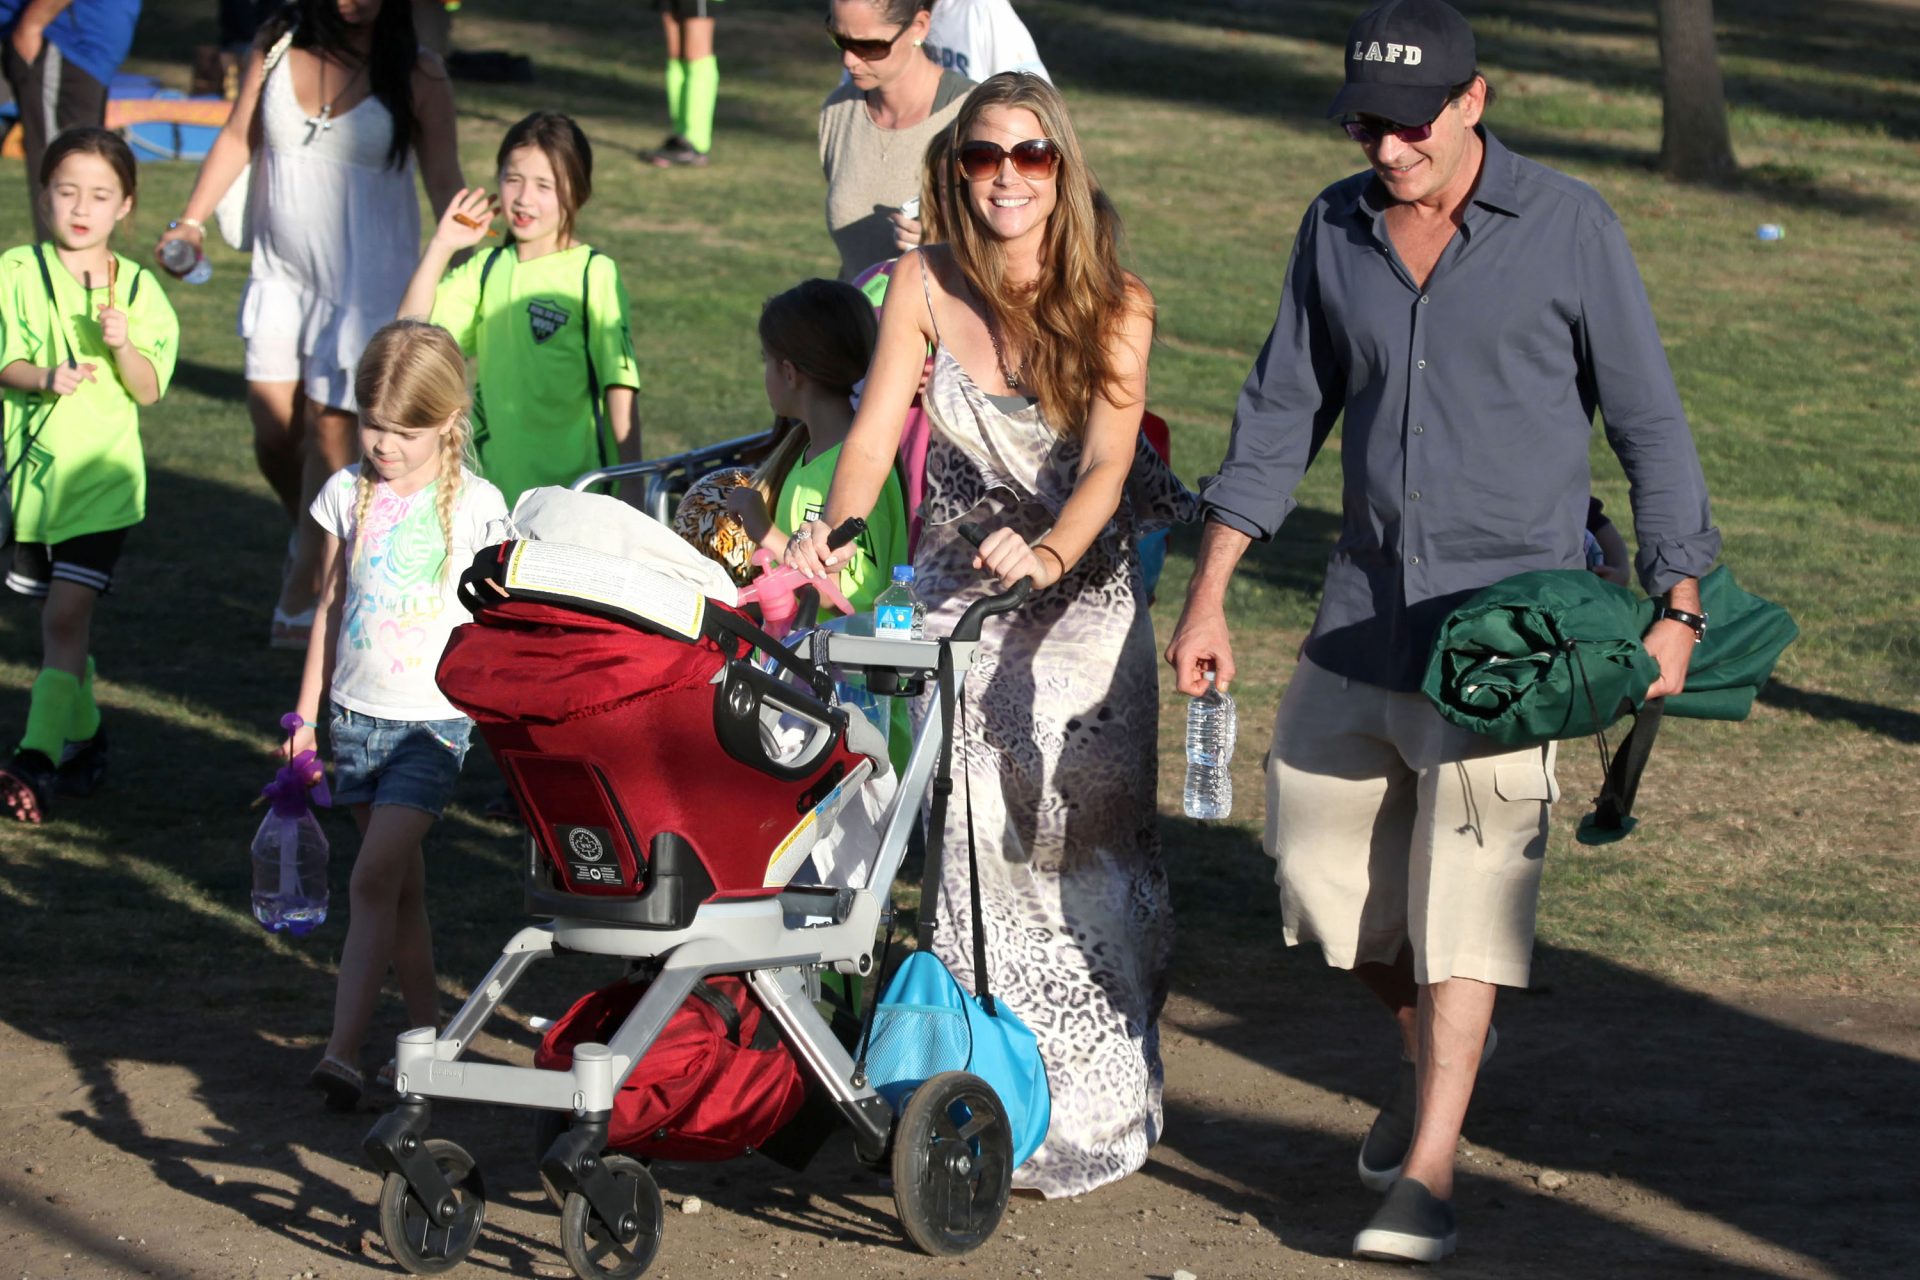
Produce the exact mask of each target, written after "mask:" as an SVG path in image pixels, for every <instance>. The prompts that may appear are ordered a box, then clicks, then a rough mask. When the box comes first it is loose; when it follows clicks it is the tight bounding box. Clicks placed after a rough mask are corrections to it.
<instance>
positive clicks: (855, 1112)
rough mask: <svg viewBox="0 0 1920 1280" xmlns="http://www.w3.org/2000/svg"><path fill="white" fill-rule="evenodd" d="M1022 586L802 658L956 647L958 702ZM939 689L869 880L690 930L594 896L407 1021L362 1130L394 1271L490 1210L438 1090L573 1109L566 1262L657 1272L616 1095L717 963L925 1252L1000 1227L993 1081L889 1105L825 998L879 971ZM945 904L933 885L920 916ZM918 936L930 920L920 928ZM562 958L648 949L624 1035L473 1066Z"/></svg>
mask: <svg viewBox="0 0 1920 1280" xmlns="http://www.w3.org/2000/svg"><path fill="white" fill-rule="evenodd" d="M1030 586H1031V584H1030V583H1029V582H1027V581H1025V580H1022V581H1020V582H1018V583H1016V584H1015V585H1014V586H1013V588H1011V589H1010V590H1008V591H1006V592H1003V593H1001V594H999V595H996V596H990V597H987V598H984V599H981V600H978V601H976V602H975V603H974V604H973V605H972V606H971V607H970V608H969V609H968V610H967V612H966V613H965V615H964V616H963V617H962V618H961V619H960V621H959V623H958V624H957V625H956V626H955V627H954V629H953V632H952V634H951V635H950V636H948V637H946V638H943V639H938V640H895V639H876V638H872V637H860V636H850V635H842V634H836V633H829V632H824V631H816V632H814V633H813V634H812V635H810V636H809V637H807V638H806V639H805V640H804V641H803V642H802V643H801V644H800V645H798V646H796V652H797V653H798V654H799V656H800V657H801V658H802V659H803V660H805V661H806V662H807V663H808V664H809V665H813V666H816V667H824V666H826V665H828V664H831V665H834V666H839V667H843V668H846V669H849V670H854V671H861V672H864V673H866V674H867V676H868V679H869V683H870V686H871V687H875V688H877V689H879V690H881V691H883V692H884V691H888V690H891V691H894V692H895V693H906V692H909V691H915V690H917V689H919V688H921V687H924V683H925V681H926V680H927V679H928V677H933V678H934V679H935V680H936V681H937V680H939V679H940V678H941V668H942V665H943V664H942V662H941V655H942V651H943V650H944V651H946V653H947V654H948V655H949V658H948V664H946V669H947V671H949V672H951V677H950V678H951V680H952V682H953V689H952V691H951V692H952V694H953V695H954V697H956V698H957V696H958V694H959V692H960V690H961V688H962V687H963V686H964V683H965V680H966V675H967V672H968V670H969V669H970V668H971V666H972V663H973V658H974V652H975V650H976V648H977V647H978V644H979V636H980V625H981V623H982V622H983V621H984V620H985V619H986V618H988V617H991V616H993V615H995V614H1000V613H1005V612H1008V611H1010V610H1012V609H1016V608H1018V607H1019V606H1020V605H1021V604H1022V603H1023V602H1024V601H1025V598H1026V596H1027V593H1028V591H1029V589H1030ZM943 701H946V700H945V699H942V698H934V699H931V700H930V703H931V705H930V706H929V708H928V714H927V718H926V720H925V722H924V723H923V725H922V727H921V731H920V733H919V734H918V736H917V737H916V739H915V741H914V744H913V748H912V751H911V753H910V756H909V759H908V762H907V765H906V768H905V770H904V773H903V777H902V779H901V782H900V785H899V787H898V789H897V790H896V792H895V795H894V798H893V802H892V805H891V807H890V808H889V809H888V811H887V812H886V813H885V814H884V815H883V817H882V820H881V823H880V828H881V836H880V842H879V847H878V849H877V851H876V853H875V856H874V860H873V865H872V867H871V869H870V871H869V873H868V876H867V883H866V884H865V886H864V887H859V888H834V887H831V886H814V885H792V886H789V887H788V888H786V889H785V890H783V891H781V892H780V893H779V894H778V895H777V896H773V897H768V898H760V899H754V900H751V901H744V902H742V901H732V902H707V903H704V904H702V905H700V906H699V908H698V909H697V910H696V912H695V913H694V915H693V917H692V919H691V920H690V921H689V922H688V924H687V925H686V926H685V927H684V928H680V929H673V930H661V929H651V928H638V927H634V926H631V925H621V924H618V923H612V922H609V921H606V920H604V919H595V918H593V915H592V910H591V908H592V905H593V903H594V901H595V900H593V899H586V900H583V902H582V911H581V915H580V916H578V917H570V916H555V917H554V918H553V919H552V920H551V921H550V922H548V923H546V924H541V925H530V926H528V927H526V928H523V929H521V930H519V931H518V932H517V933H516V934H515V935H514V936H513V937H512V939H510V940H509V941H508V943H507V944H506V946H505V947H504V948H503V949H502V952H501V955H500V957H499V959H498V960H496V961H495V962H494V964H493V966H492V967H491V968H490V969H489V970H488V972H487V974H486V976H485V977H484V978H482V979H481V981H480V982H479V983H478V984H477V985H476V986H475V987H474V989H473V993H472V994H471V995H470V996H469V997H468V999H467V1001H466V1002H465V1004H463V1005H462V1006H461V1008H460V1010H459V1011H458V1012H457V1013H456V1014H455V1015H454V1017H453V1018H452V1020H451V1021H449V1022H448V1024H447V1026H446V1028H445V1029H444V1030H443V1031H436V1030H435V1029H434V1028H432V1027H416V1028H414V1029H412V1030H409V1031H406V1032H403V1033H401V1035H400V1036H399V1037H398V1040H397V1043H396V1047H395V1077H394V1087H395V1089H396V1091H397V1092H398V1093H399V1094H400V1102H399V1104H398V1105H397V1106H396V1107H395V1108H394V1109H393V1110H392V1111H390V1112H388V1113H387V1114H385V1115H384V1116H382V1117H381V1118H380V1120H379V1121H377V1122H376V1123H375V1124H374V1126H373V1128H372V1130H371V1131H370V1132H369V1133H368V1134H367V1136H366V1139H365V1141H364V1143H363V1146H364V1149H365V1151H366V1153H367V1155H368V1156H369V1158H370V1159H371V1160H372V1162H373V1163H374V1165H375V1166H376V1167H378V1168H379V1169H380V1170H381V1171H383V1172H384V1173H385V1174H386V1175H387V1177H386V1179H385V1184H384V1186H383V1188H382V1192H381V1216H380V1221H381V1230H382V1234H383V1236H385V1238H386V1243H387V1246H388V1248H389V1250H390V1251H392V1252H393V1254H394V1256H395V1258H396V1259H397V1260H398V1261H399V1262H400V1263H401V1265H403V1266H405V1267H406V1268H407V1269H408V1270H409V1271H413V1272H415V1273H416V1274H430V1273H434V1272H438V1271H442V1270H445V1269H447V1268H449V1267H451V1266H454V1265H456V1264H457V1263H458V1262H460V1261H461V1260H463V1259H464V1258H465V1256H466V1254H467V1253H468V1252H469V1251H470V1250H471V1249H472V1247H473V1245H474V1244H475V1243H476V1242H477V1241H478V1239H479V1235H480V1230H481V1226H482V1222H483V1219H484V1211H485V1209H484V1205H485V1193H484V1187H483V1184H482V1183H481V1181H480V1178H479V1171H478V1170H477V1168H475V1166H474V1163H473V1161H472V1159H471V1158H470V1157H469V1156H468V1155H467V1154H466V1152H464V1151H462V1150H461V1149H460V1148H459V1147H458V1146H456V1145H455V1144H453V1143H450V1142H445V1141H442V1140H437V1139H436V1140H432V1141H429V1140H428V1139H427V1138H426V1132H427V1128H428V1124H429V1121H430V1107H431V1101H432V1100H433V1099H445V1100H448V1101H462V1102H485V1103H496V1104H505V1105H508V1106H516V1107H530V1108H537V1109H544V1110H548V1111H554V1112H564V1113H568V1114H569V1116H570V1120H569V1121H568V1124H567V1127H566V1128H565V1129H564V1131H562V1132H560V1133H559V1135H558V1136H557V1137H556V1138H555V1139H554V1140H553V1142H552V1144H551V1146H550V1147H549V1148H548V1149H547V1151H546V1153H545V1155H544V1156H543V1157H542V1159H541V1161H540V1170H541V1175H542V1178H543V1180H544V1181H545V1182H546V1184H547V1185H548V1188H549V1194H550V1195H552V1196H553V1197H554V1198H555V1199H556V1200H559V1201H560V1202H561V1203H562V1208H563V1212H562V1236H561V1243H562V1246H563V1249H564V1251H565V1253H566V1256H567V1260H568V1262H569V1264H570V1265H572V1266H573V1268H574V1270H575V1272H576V1273H577V1274H579V1275H581V1276H582V1277H608V1276H618V1277H628V1276H637V1275H639V1274H640V1273H641V1272H643V1271H644V1270H646V1268H647V1266H648V1265H649V1264H650V1263H651V1261H652V1259H653V1257H654V1255H655V1253H656V1252H657V1250H658V1247H659V1240H660V1232H661V1225H662V1212H661V1204H660V1196H659V1191H658V1188H657V1186H655V1184H654V1182H653V1179H652V1177H651V1175H650V1174H649V1173H648V1171H647V1169H646V1167H645V1166H644V1165H643V1164H641V1163H640V1162H638V1161H636V1160H633V1159H630V1158H628V1157H625V1156H620V1155H608V1156H604V1157H603V1152H604V1150H605V1147H606V1141H607V1133H608V1126H609V1122H610V1119H611V1116H612V1112H613V1106H614V1098H615V1095H616V1093H617V1092H618V1091H619V1089H620V1086H621V1085H622V1084H623V1083H624V1082H625V1081H626V1079H627V1077H628V1076H629V1075H630V1074H631V1073H632V1072H633V1071H634V1070H635V1069H636V1068H637V1067H638V1066H639V1065H640V1063H641V1062H642V1061H643V1060H644V1058H645V1055H646V1053H647V1050H648V1049H649V1047H651V1045H652V1044H653V1042H654V1040H655V1039H656V1038H657V1037H658V1036H659V1034H660V1032H661V1030H662V1029H663V1028H664V1027H665V1026H666V1025H667V1022H668V1020H669V1019H670V1018H671V1017H672V1016H673V1014H674V1013H675V1012H676V1011H677V1010H678V1009H679V1008H680V1006H681V1004H682V1003H683V1002H684V1001H685V1000H686V999H687V997H688V996H689V994H690V993H691V992H692V990H693V987H694V984H695V982H696V981H698V980H699V979H701V978H704V977H707V976H709V975H712V974H719V973H738V974H743V975H744V977H745V979H746V981H747V982H748V984H749V985H750V987H751V989H752V991H753V993H754V995H755V996H756V997H757V998H758V999H759V1000H760V1002H761V1004H762V1005H763V1007H764V1008H765V1010H766V1011H767V1013H768V1014H769V1015H770V1016H771V1017H772V1018H773V1019H774V1020H775V1022H776V1023H777V1024H778V1026H779V1028H780V1031H781V1033H782V1034H783V1035H784V1037H785V1039H786V1042H787V1044H788V1045H789V1046H790V1047H791V1048H792V1050H793V1052H794V1055H795V1057H796V1059H797V1060H798V1062H799V1063H800V1065H801V1068H802V1070H803V1071H804V1072H805V1073H806V1074H807V1075H808V1076H810V1077H811V1078H812V1079H813V1081H815V1082H816V1083H817V1084H818V1085H819V1087H820V1088H821V1089H822V1090H823V1091H824V1093H825V1094H826V1096H827V1097H828V1098H829V1099H830V1100H831V1101H832V1103H833V1104H834V1105H835V1107H836V1108H837V1110H838V1111H839V1113H840V1114H841V1115H842V1116H843V1117H844V1118H845V1120H846V1121H847V1123H848V1125H849V1127H850V1128H851V1129H852V1132H853V1141H854V1149H855V1153H856V1155H857V1156H858V1158H859V1159H860V1160H861V1161H862V1162H863V1163H865V1164H867V1165H869V1166H872V1167H883V1166H884V1165H885V1164H886V1162H887V1161H888V1160H889V1158H891V1160H892V1163H893V1171H894V1183H895V1200H896V1204H897V1206H898V1208H899V1210H900V1214H901V1219H902V1224H903V1227H904V1228H905V1229H906V1232H907V1234H908V1235H909V1237H910V1238H911V1239H912V1240H913V1241H914V1243H915V1244H917V1245H919V1246H920V1247H921V1248H922V1249H924V1250H926V1251H927V1252H929V1253H934V1254H941V1255H955V1254H961V1253H965V1252H968V1251H970V1250H972V1249H973V1248H975V1247H977V1246H978V1245H980V1244H981V1243H984V1242H985V1241H986V1240H987V1239H988V1238H990V1237H991V1235H992V1233H993V1231H994V1228H995V1227H996V1226H997V1225H998V1222H999V1219H1000V1216H1001V1214H1002V1212H1003V1211H1004V1209H1005V1206H1006V1202H1007V1197H1008V1194H1009V1192H1010V1189H1011V1179H1012V1172H1013V1171H1012V1160H1011V1149H1012V1148H1011V1136H1010V1126H1009V1124H1008V1122H1007V1117H1006V1112H1005V1109H1004V1107H1003V1106H1002V1104H1001V1103H1000V1101H999V1099H998V1098H997V1097H995V1096H994V1094H993V1091H992V1088H991V1087H990V1086H988V1085H987V1084H986V1082H985V1081H982V1080H979V1079H978V1078H977V1077H974V1076H971V1075H967V1074H966V1073H963V1072H947V1073H945V1074H943V1075H940V1076H936V1077H934V1078H933V1079H932V1080H929V1081H927V1082H926V1083H925V1084H923V1085H921V1086H920V1087H919V1089H918V1090H916V1092H915V1094H914V1096H913V1097H912V1098H910V1099H909V1100H908V1103H907V1105H906V1106H905V1107H904V1108H903V1109H902V1111H901V1114H900V1116H899V1117H897V1118H896V1116H895V1115H894V1112H893V1109H892V1108H891V1107H890V1106H889V1105H888V1103H887V1102H886V1101H885V1100H884V1099H883V1098H881V1097H880V1095H879V1094H878V1093H877V1092H875V1090H874V1089H873V1087H872V1086H871V1085H870V1084H869V1082H868V1081H867V1079H866V1078H865V1075H864V1073H863V1071H862V1070H861V1068H860V1067H859V1066H858V1065H857V1064H856V1063H855V1061H854V1058H853V1056H852V1055H851V1054H849V1053H848V1051H847V1049H846V1048H845V1047H843V1046H842V1044H841V1043H840V1041H839V1039H838V1038H837V1037H836V1036H835V1035H834V1033H833V1030H832V1028H831V1027H830V1025H829V1024H828V1022H827V1020H826V1019H825V1018H823V1017H822V1016H821V1014H820V1012H819V1011H818V1010H817V1009H816V1008H815V1007H814V1004H813V996H814V995H816V994H817V993H818V973H819V971H820V970H822V969H824V968H828V967H831V968H832V969H834V970H835V971H837V972H839V973H842V974H848V975H856V976H860V977H866V978H877V977H878V976H879V975H878V974H877V973H876V965H875V960H874V944H875V940H876V937H877V935H878V933H879V928H880V925H881V924H882V923H883V922H888V923H890V921H891V915H892V913H891V905H890V902H888V901H887V899H888V896H889V895H890V892H891V889H892V885H893V882H894V879H895V877H896V876H897V875H898V873H899V870H900V865H901V862H902V861H903V859H904V857H905V855H906V851H907V847H908V842H909V839H910V837H911V835H912V833H913V831H914V829H915V827H916V826H917V824H918V820H919V816H920V811H921V801H922V799H923V797H925V795H926V794H927V791H928V787H929V785H930V784H931V783H932V782H933V781H934V776H935V772H936V767H937V765H938V764H939V758H940V756H941V753H942V752H943V750H944V749H945V747H946V745H947V742H948V739H949V737H950V735H951V732H952V729H951V726H950V725H948V724H947V723H946V719H945V716H944V714H943V711H942V702H943ZM947 705H952V702H951V701H948V702H947ZM931 844H932V842H930V847H929V849H928V851H927V862H926V874H925V879H924V883H925V885H926V886H928V887H929V892H931V890H932V887H933V886H937V885H938V883H939V875H940V871H939V865H938V851H937V849H936V848H934V847H931ZM528 845H529V857H530V858H531V859H532V860H533V861H534V862H535V863H536V864H537V863H538V860H539V859H540V857H541V854H540V851H539V849H538V847H537V845H535V844H534V842H533V841H532V840H531V839H530V840H529V842H528ZM933 901H934V899H933V898H932V897H923V899H922V904H923V905H922V914H923V916H924V915H926V914H927V913H928V912H929V911H930V910H931V905H932V902H933ZM926 932H927V926H926V922H925V921H924V920H923V922H922V936H923V937H924V936H926ZM556 952H584V953H588V954H593V955H605V956H616V957H621V958H624V959H629V960H651V961H656V962H658V965H659V968H658V972H657V974H656V976H655V977H654V978H653V980H652V981H651V983H650V984H649V985H648V987H647V989H646V991H645V993H644V994H643V995H642V997H641V999H640V1001H639V1003H638V1004H637V1005H635V1006H634V1008H633V1010H632V1012H631V1013H629V1014H628V1015H627V1017H626V1019H625V1020H624V1021H623V1022H622V1024H621V1026H620V1028H619V1030H618V1031H616V1032H615V1033H614V1035H613V1036H612V1037H611V1038H610V1039H609V1041H608V1042H607V1043H606V1044H604V1045H602V1044H591V1043H587V1044H579V1045H576V1046H575V1047H574V1050H573V1061H572V1065H571V1067H570V1069H568V1070H564V1071H560V1070H540V1069H536V1068H533V1067H513V1066H501V1065H496V1064H491V1063H478V1062H468V1061H464V1060H463V1059H462V1055H463V1054H464V1053H465V1051H466V1050H467V1049H468V1047H469V1046H470V1045H471V1044H472V1043H473V1041H474V1039H475V1037H477V1036H478V1035H479V1033H480V1030H481V1028H482V1027H483V1026H484V1025H485V1024H486V1022H487V1020H488V1019H489V1018H490V1017H491V1016H492V1015H493V1013H494V1012H495V1011H496V1010H497V1009H498V1008H499V1006H500V1004H501V1003H502V1002H503V1001H504V1000H505V999H506V998H507V995H508V993H509V992H511V991H512V990H513V988H514V986H515V984H516V983H517V982H518V981H519V980H520V979H521V978H522V977H523V976H524V975H525V974H526V972H527V970H528V969H529V968H530V967H531V966H532V965H533V964H534V963H535V962H536V961H539V960H544V959H547V958H548V957H550V956H552V955H554V954H555V953H556ZM923 1095H924V1096H923ZM994 1157H997V1159H996V1158H994Z"/></svg>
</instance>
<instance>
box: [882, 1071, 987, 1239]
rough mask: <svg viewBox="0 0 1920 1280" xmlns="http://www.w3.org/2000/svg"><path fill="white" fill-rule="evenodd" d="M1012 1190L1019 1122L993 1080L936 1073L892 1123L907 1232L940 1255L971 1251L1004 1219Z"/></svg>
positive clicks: (898, 1199) (896, 1187)
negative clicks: (1014, 1121)
mask: <svg viewBox="0 0 1920 1280" xmlns="http://www.w3.org/2000/svg"><path fill="white" fill-rule="evenodd" d="M1012 1190H1013V1127H1012V1126H1011V1125H1010V1124H1008V1122H1007V1111H1006V1108H1005V1107H1003V1106H1001V1105H1000V1099H999V1097H998V1096H997V1095H996V1094H995V1093H994V1091H993V1086H992V1085H990V1084H988V1083H987V1082H986V1081H985V1080H982V1079H981V1078H980V1077H979V1076H976V1075H970V1074H968V1073H967V1072H965V1071H946V1072H942V1073H941V1074H940V1075H937V1076H935V1077H933V1078H932V1079H931V1080H929V1081H927V1082H926V1083H925V1084H923V1085H921V1086H920V1087H919V1088H918V1089H915V1090H914V1091H913V1094H912V1096H910V1097H909V1098H908V1099H907V1105H906V1108H905V1109H904V1110H903V1111H902V1112H901V1113H900V1119H899V1120H898V1122H896V1124H895V1126H894V1131H893V1203H894V1206H895V1207H896V1208H897V1209H898V1210H899V1211H900V1225H901V1227H902V1228H904V1229H905V1231H906V1233H907V1239H909V1240H911V1241H913V1243H914V1244H915V1245H917V1246H919V1248H920V1249H921V1250H922V1251H923V1252H926V1253H930V1254H933V1255H934V1256H936V1257H953V1256H955V1255H958V1254H962V1253H970V1252H972V1251H973V1250H974V1249H977V1248H979V1247H980V1246H981V1245H982V1244H985V1243H986V1241H987V1239H988V1238H989V1237H990V1236H992V1235H993V1231H994V1228H995V1227H997V1226H999V1225H1000V1216H1001V1215H1002V1214H1003V1213H1005V1212H1006V1209H1007V1197H1008V1195H1009V1194H1011V1192H1012Z"/></svg>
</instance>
